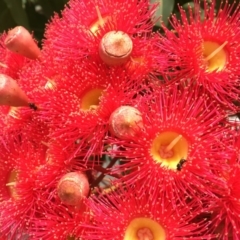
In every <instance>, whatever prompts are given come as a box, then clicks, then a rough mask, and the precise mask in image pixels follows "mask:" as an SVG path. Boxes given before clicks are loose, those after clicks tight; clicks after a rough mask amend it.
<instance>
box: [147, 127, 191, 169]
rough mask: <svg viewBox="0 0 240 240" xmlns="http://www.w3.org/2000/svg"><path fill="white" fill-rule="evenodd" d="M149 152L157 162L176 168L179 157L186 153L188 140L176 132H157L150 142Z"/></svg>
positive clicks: (184, 156) (183, 157) (183, 156)
mask: <svg viewBox="0 0 240 240" xmlns="http://www.w3.org/2000/svg"><path fill="white" fill-rule="evenodd" d="M150 154H151V155H152V157H153V159H154V160H155V161H156V162H157V163H161V165H163V166H165V167H167V168H170V169H173V170H176V169H177V165H178V164H179V162H180V160H181V159H186V158H187V154H188V141H187V140H186V138H184V137H183V136H182V135H180V134H179V133H176V132H170V131H169V132H163V133H160V134H158V135H157V136H156V137H155V139H154V140H153V142H152V146H151V149H150Z"/></svg>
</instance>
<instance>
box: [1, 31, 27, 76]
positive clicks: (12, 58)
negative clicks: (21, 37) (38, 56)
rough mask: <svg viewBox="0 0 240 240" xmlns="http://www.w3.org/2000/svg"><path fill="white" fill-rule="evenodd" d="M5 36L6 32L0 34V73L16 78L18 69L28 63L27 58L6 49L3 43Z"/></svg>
mask: <svg viewBox="0 0 240 240" xmlns="http://www.w3.org/2000/svg"><path fill="white" fill-rule="evenodd" d="M6 37H7V34H6V33H3V34H2V35H0V73H3V74H7V75H9V76H10V77H12V78H14V79H17V77H18V73H19V71H20V70H21V69H22V67H23V66H25V65H27V64H28V62H29V60H28V59H27V58H26V57H24V56H22V55H19V54H16V53H13V52H11V51H10V50H8V49H7V48H6V46H5V44H4V41H5V39H6Z"/></svg>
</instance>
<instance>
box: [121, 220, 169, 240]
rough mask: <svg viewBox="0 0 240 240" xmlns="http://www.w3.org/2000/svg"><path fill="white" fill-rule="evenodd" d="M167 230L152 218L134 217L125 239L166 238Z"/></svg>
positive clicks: (156, 239)
mask: <svg viewBox="0 0 240 240" xmlns="http://www.w3.org/2000/svg"><path fill="white" fill-rule="evenodd" d="M165 239H166V232H165V230H164V228H163V227H162V226H161V225H160V224H159V223H158V222H156V221H154V220H152V219H150V218H144V217H142V218H134V219H133V220H132V221H131V222H130V223H129V225H128V226H127V229H126V232H125V235H124V238H123V240H165Z"/></svg>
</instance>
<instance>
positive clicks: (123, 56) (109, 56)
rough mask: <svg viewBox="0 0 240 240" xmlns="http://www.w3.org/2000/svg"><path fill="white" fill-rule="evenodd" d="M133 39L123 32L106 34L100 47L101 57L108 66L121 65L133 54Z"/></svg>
mask: <svg viewBox="0 0 240 240" xmlns="http://www.w3.org/2000/svg"><path fill="white" fill-rule="evenodd" d="M132 49H133V43H132V39H131V38H130V37H129V36H128V35H127V34H126V33H124V32H122V31H111V32H108V33H106V34H105V35H104V36H103V38H102V40H101V42H100V45H99V55H100V57H101V59H102V60H103V61H104V62H105V63H106V64H107V65H110V66H111V65H121V64H123V63H125V62H127V61H128V59H129V58H130V55H131V53H132Z"/></svg>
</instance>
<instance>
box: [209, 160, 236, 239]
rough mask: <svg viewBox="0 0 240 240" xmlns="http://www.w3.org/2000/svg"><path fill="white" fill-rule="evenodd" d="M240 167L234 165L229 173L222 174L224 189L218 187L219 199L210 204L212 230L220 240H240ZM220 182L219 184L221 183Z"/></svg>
mask: <svg viewBox="0 0 240 240" xmlns="http://www.w3.org/2000/svg"><path fill="white" fill-rule="evenodd" d="M239 174H240V166H239V164H233V165H231V166H230V169H229V171H228V172H225V173H222V174H221V175H222V180H220V181H225V185H224V187H221V188H220V187H219V185H218V186H217V187H216V189H218V192H216V195H217V197H216V198H215V199H213V200H212V201H210V202H209V211H212V212H213V217H212V229H213V230H215V232H216V233H218V234H219V235H218V237H219V239H224V240H225V239H229V238H231V239H234V240H237V239H239V235H240V219H239V215H240V180H239ZM220 181H219V182H220Z"/></svg>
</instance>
